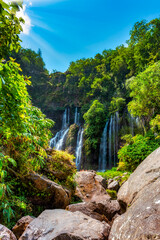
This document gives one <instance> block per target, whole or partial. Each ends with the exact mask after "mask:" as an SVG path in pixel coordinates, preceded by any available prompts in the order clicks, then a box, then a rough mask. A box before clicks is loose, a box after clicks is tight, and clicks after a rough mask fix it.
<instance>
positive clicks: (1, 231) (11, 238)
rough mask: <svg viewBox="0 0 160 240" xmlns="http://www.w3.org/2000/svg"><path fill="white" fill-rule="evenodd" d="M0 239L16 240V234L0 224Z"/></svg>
mask: <svg viewBox="0 0 160 240" xmlns="http://www.w3.org/2000/svg"><path fill="white" fill-rule="evenodd" d="M0 239H1V240H17V238H16V236H15V235H14V234H13V232H11V231H10V230H9V229H8V228H7V227H5V226H3V225H1V224H0Z"/></svg>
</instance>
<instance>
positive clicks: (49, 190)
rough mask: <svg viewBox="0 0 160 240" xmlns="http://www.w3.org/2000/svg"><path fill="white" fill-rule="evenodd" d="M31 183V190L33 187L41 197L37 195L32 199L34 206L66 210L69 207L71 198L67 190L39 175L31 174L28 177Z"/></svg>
mask: <svg viewBox="0 0 160 240" xmlns="http://www.w3.org/2000/svg"><path fill="white" fill-rule="evenodd" d="M27 180H28V181H29V182H30V185H29V186H30V188H31V187H33V191H34V189H35V191H36V192H38V193H39V195H41V194H42V196H41V197H38V196H37V195H38V194H37V195H35V198H33V197H32V198H31V199H30V200H31V202H32V203H33V204H35V205H36V204H37V205H42V206H45V207H46V208H63V209H65V208H66V206H67V205H69V202H70V197H69V194H67V192H66V190H65V189H64V188H63V187H62V186H60V185H59V184H57V183H55V182H53V181H51V180H49V179H48V178H47V177H45V176H41V175H39V174H37V173H30V174H29V175H28V177H27Z"/></svg>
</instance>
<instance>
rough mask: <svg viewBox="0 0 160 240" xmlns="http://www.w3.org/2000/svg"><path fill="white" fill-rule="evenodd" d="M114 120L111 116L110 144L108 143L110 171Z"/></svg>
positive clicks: (110, 166)
mask: <svg viewBox="0 0 160 240" xmlns="http://www.w3.org/2000/svg"><path fill="white" fill-rule="evenodd" d="M112 123H113V118H112V116H111V118H110V124H109V143H108V146H109V159H108V160H109V162H108V167H109V169H111V168H112V128H113V125H112Z"/></svg>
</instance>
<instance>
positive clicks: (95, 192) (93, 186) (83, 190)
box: [75, 171, 111, 202]
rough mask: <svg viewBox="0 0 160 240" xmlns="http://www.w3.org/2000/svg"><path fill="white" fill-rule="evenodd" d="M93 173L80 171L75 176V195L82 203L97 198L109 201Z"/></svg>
mask: <svg viewBox="0 0 160 240" xmlns="http://www.w3.org/2000/svg"><path fill="white" fill-rule="evenodd" d="M98 180H99V177H97V175H96V172H95V171H81V172H78V173H77V174H76V176H75V181H76V183H77V187H76V195H77V196H78V197H79V198H80V199H82V200H83V201H86V202H89V201H93V200H95V199H97V197H99V198H101V197H102V196H103V198H105V199H111V197H110V196H109V195H108V193H107V192H106V189H105V188H104V187H103V186H102V184H101V181H100V182H99V181H98Z"/></svg>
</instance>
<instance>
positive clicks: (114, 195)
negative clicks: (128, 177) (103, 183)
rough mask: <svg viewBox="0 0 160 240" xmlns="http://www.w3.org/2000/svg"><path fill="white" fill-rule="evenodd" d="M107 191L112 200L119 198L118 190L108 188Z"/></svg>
mask: <svg viewBox="0 0 160 240" xmlns="http://www.w3.org/2000/svg"><path fill="white" fill-rule="evenodd" d="M106 192H107V193H108V194H109V195H110V197H111V199H112V200H116V199H117V192H116V191H114V190H109V189H107V190H106Z"/></svg>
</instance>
